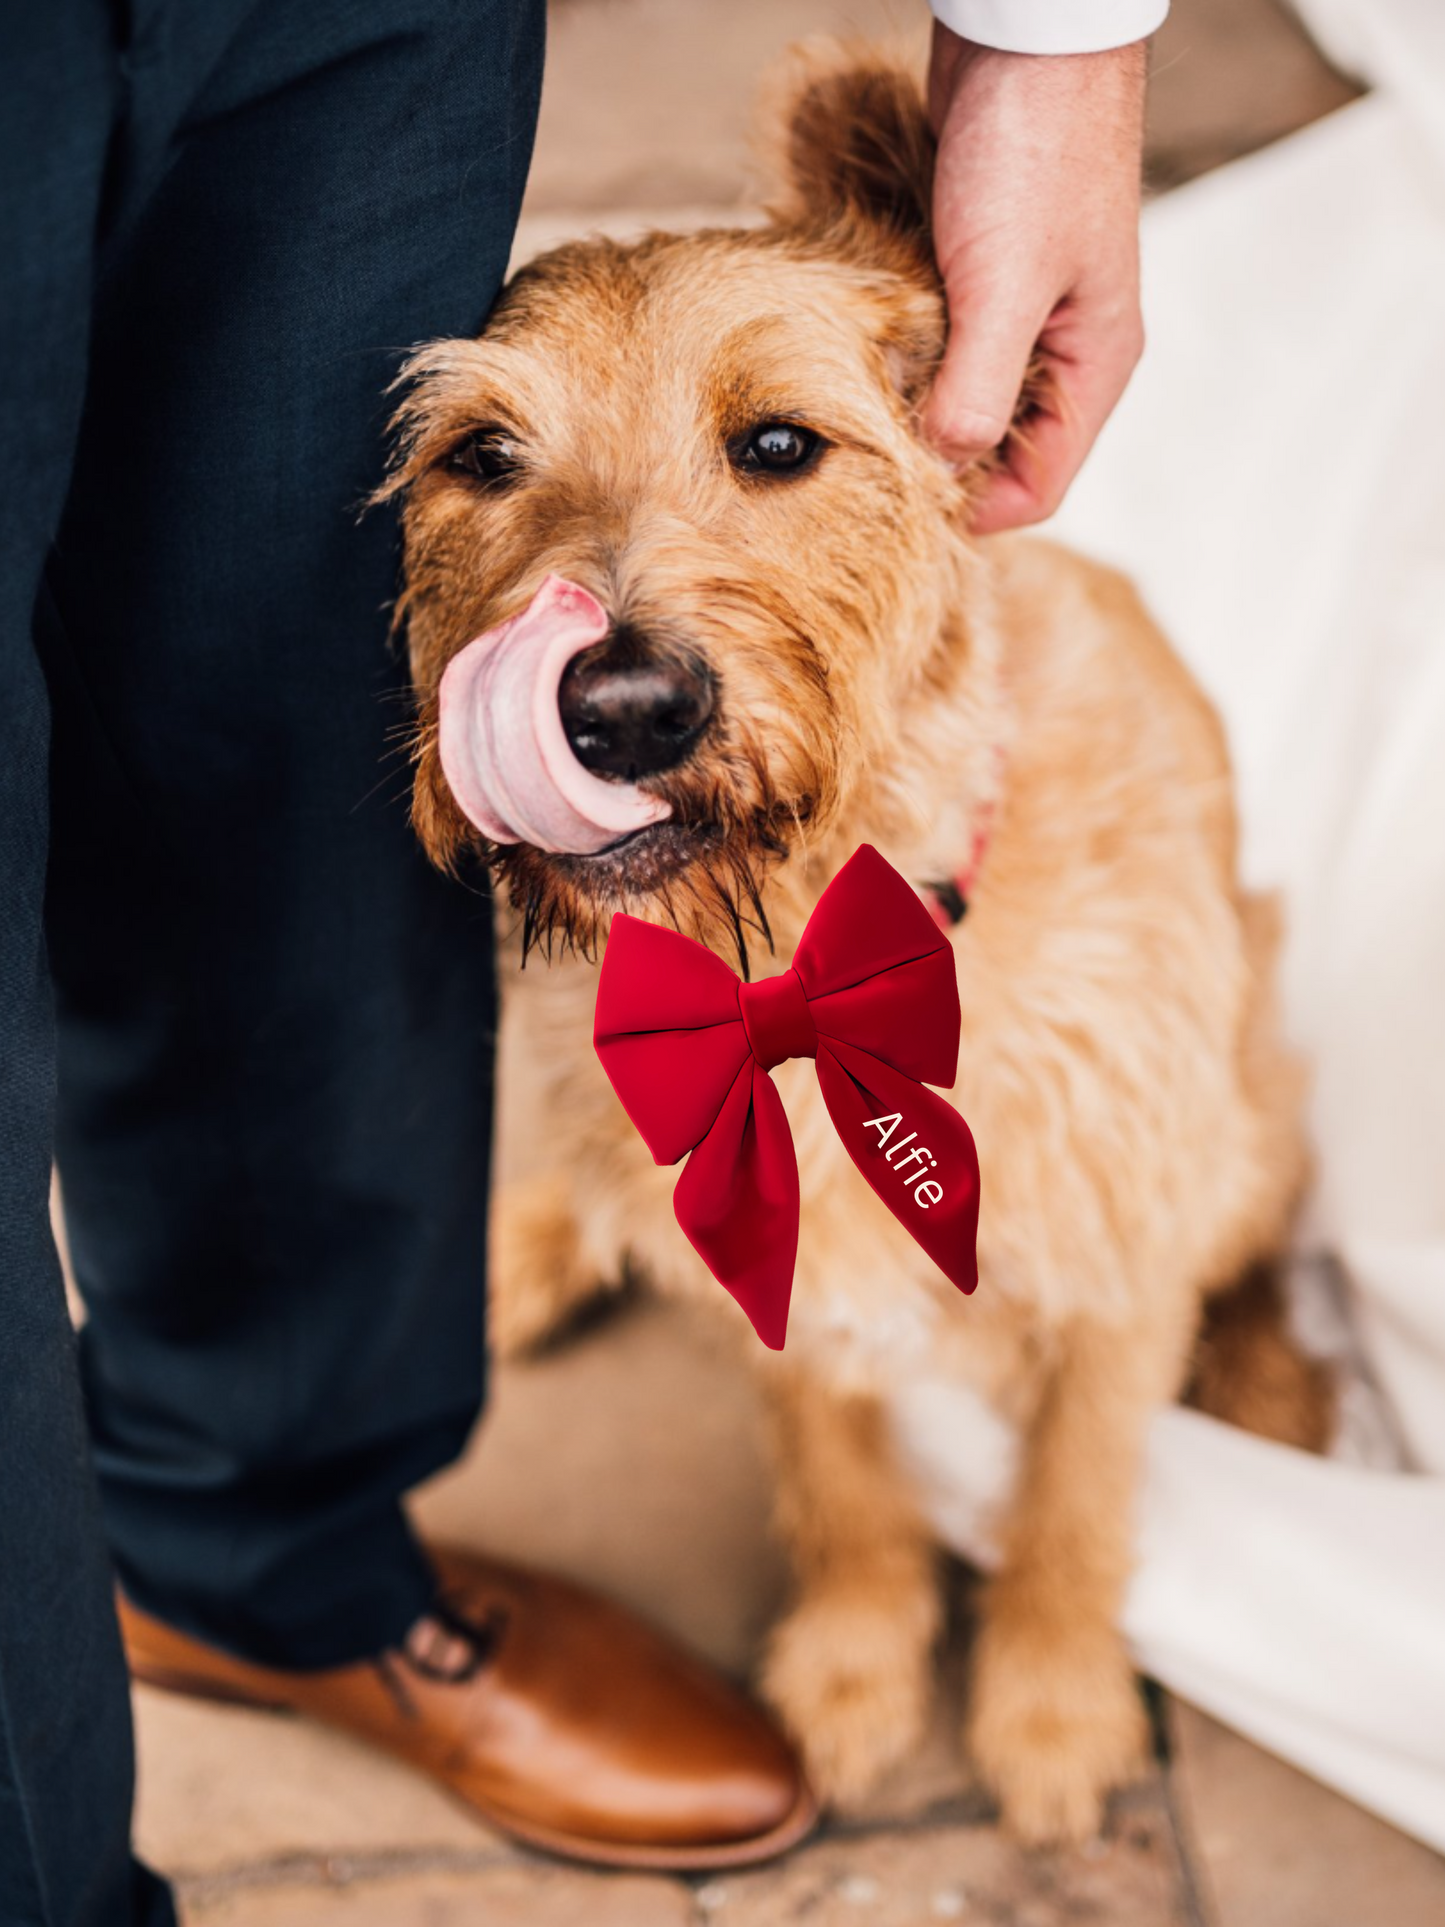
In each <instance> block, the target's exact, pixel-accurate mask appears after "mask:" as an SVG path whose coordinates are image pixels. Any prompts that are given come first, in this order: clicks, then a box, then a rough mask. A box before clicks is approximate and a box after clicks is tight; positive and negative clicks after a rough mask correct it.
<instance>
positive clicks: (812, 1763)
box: [763, 1365, 940, 1803]
mask: <svg viewBox="0 0 1445 1927" xmlns="http://www.w3.org/2000/svg"><path fill="white" fill-rule="evenodd" d="M770 1391H771V1398H770V1408H771V1416H772V1419H773V1429H774V1434H775V1442H776V1450H777V1523H778V1527H779V1530H780V1532H781V1534H782V1537H783V1539H784V1541H785V1543H786V1545H787V1547H788V1550H789V1553H790V1555H791V1558H792V1564H793V1570H794V1575H795V1579H796V1586H797V1594H796V1598H795V1601H794V1603H793V1607H792V1610H791V1611H790V1612H789V1613H788V1615H787V1617H786V1618H785V1619H783V1620H782V1621H781V1623H780V1624H779V1625H778V1627H777V1628H776V1629H775V1631H774V1633H773V1636H772V1639H771V1641H770V1644H769V1648H768V1654H767V1659H766V1663H765V1666H764V1672H763V1691H764V1693H765V1694H766V1696H767V1698H768V1699H769V1700H770V1701H771V1702H772V1704H773V1706H774V1707H776V1709H777V1711H778V1713H779V1714H780V1716H781V1717H782V1719H783V1720H784V1722H785V1723H786V1724H787V1726H788V1727H789V1728H790V1729H791V1731H792V1732H793V1734H794V1735H795V1737H796V1738H797V1740H798V1743H799V1744H800V1746H801V1747H802V1749H803V1753H804V1757H805V1758H806V1760H807V1763H808V1770H809V1773H810V1774H811V1776H812V1779H813V1783H814V1785H815V1786H816V1787H817V1789H818V1791H819V1793H820V1794H821V1795H822V1796H823V1798H825V1799H827V1800H830V1801H833V1802H840V1803H847V1802H848V1801H850V1800H855V1799H857V1798H858V1797H859V1796H860V1795H862V1794H863V1793H864V1792H866V1791H867V1789H868V1788H869V1787H870V1786H871V1785H872V1784H873V1782H874V1781H875V1780H876V1779H877V1778H878V1776H879V1775H880V1774H881V1773H882V1772H883V1770H884V1769H885V1768H886V1767H888V1766H890V1765H892V1764H893V1762H894V1761H896V1760H898V1759H900V1758H901V1757H902V1756H903V1755H904V1754H905V1753H907V1752H908V1750H909V1749H910V1748H911V1747H912V1746H913V1745H914V1744H915V1742H916V1741H917V1740H918V1739H919V1737H920V1735H921V1733H922V1730H923V1727H924V1724H925V1721H926V1718H927V1712H928V1705H929V1699H930V1693H931V1684H932V1677H933V1645H934V1641H935V1639H936V1637H937V1633H938V1626H939V1616H940V1615H939V1592H938V1580H937V1573H936V1569H935V1556H934V1550H933V1544H932V1540H931V1538H930V1535H929V1534H928V1532H927V1530H926V1528H925V1527H924V1525H923V1523H922V1520H921V1519H920V1516H919V1513H918V1509H917V1507H916V1505H915V1502H914V1499H913V1496H912V1493H911V1491H910V1489H909V1487H908V1484H907V1483H906V1481H905V1480H904V1478H903V1476H902V1474H901V1472H900V1471H899V1470H898V1468H897V1466H896V1465H895V1463H894V1459H893V1452H892V1446H891V1437H890V1432H889V1427H888V1422H887V1418H886V1415H885V1412H884V1409H883V1407H882V1405H881V1404H880V1403H879V1401H878V1400H876V1399H874V1398H871V1397H866V1396H859V1395H856V1394H854V1395H844V1394H840V1393H838V1392H835V1391H834V1390H832V1389H830V1388H829V1387H828V1386H827V1385H825V1384H823V1383H822V1382H820V1381H819V1380H818V1379H816V1378H813V1377H811V1376H809V1375H808V1374H806V1373H804V1372H800V1371H798V1370H797V1369H796V1368H795V1367H794V1366H792V1365H787V1366H783V1365H779V1366H776V1367H774V1368H773V1370H772V1372H771V1375H770Z"/></svg>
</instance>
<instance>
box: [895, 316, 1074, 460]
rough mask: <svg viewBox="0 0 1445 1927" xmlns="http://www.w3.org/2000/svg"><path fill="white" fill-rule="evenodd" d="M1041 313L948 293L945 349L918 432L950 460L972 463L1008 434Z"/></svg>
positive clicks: (1041, 317) (995, 446)
mask: <svg viewBox="0 0 1445 1927" xmlns="http://www.w3.org/2000/svg"><path fill="white" fill-rule="evenodd" d="M1040 306H1041V307H1042V309H1043V312H1042V313H1040V312H1038V311H1036V310H1035V309H1033V308H1029V307H1022V306H1015V307H1012V308H1011V309H1009V310H1006V311H1002V312H1001V311H1000V310H999V309H998V308H997V307H996V306H995V305H994V304H992V303H990V302H988V301H987V300H983V299H980V298H979V296H978V294H977V292H976V291H975V292H973V293H972V294H971V296H970V297H969V298H967V299H964V298H960V297H958V296H954V295H952V294H950V297H949V303H948V308H949V330H948V345H947V348H946V349H945V351H944V356H943V360H942V362H941V364H940V365H939V369H938V373H937V375H936V376H935V377H934V381H933V387H932V389H931V390H930V392H929V396H928V401H927V403H926V405H925V407H924V411H923V433H924V436H925V438H926V439H927V440H928V441H930V442H932V444H933V445H934V447H935V448H937V449H938V450H939V452H940V453H941V454H943V455H946V456H947V457H948V459H949V460H950V461H951V462H954V463H958V464H963V463H965V462H971V461H977V459H978V458H979V456H980V455H984V454H987V453H988V451H989V450H990V449H993V448H997V447H998V446H999V444H1000V443H1001V442H1002V441H1003V440H1004V438H1005V436H1006V435H1007V434H1008V432H1009V426H1010V424H1011V423H1012V421H1013V417H1014V409H1015V408H1016V407H1017V405H1018V398H1019V394H1020V391H1021V390H1022V388H1023V385H1024V376H1025V375H1026V374H1027V373H1028V367H1029V359H1030V357H1031V355H1032V354H1033V348H1034V342H1035V340H1036V338H1037V336H1038V332H1039V327H1040V325H1041V322H1042V320H1043V317H1044V314H1046V313H1047V305H1046V304H1040Z"/></svg>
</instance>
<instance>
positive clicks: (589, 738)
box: [391, 49, 967, 948]
mask: <svg viewBox="0 0 1445 1927" xmlns="http://www.w3.org/2000/svg"><path fill="white" fill-rule="evenodd" d="M774 118H775V122H776V137H775V141H774V146H775V149H776V154H777V163H778V165H777V174H778V189H777V200H776V205H775V207H774V208H773V210H772V214H771V218H770V220H769V222H768V224H767V225H765V226H762V227H759V228H753V229H745V230H740V231H714V232H706V233H698V234H691V235H686V236H668V235H651V236H648V237H647V238H645V239H643V240H640V241H638V242H637V243H635V244H633V245H628V246H623V245H619V244H616V243H613V242H610V241H602V240H594V241H587V242H579V243H576V244H573V245H570V246H567V247H562V248H559V249H557V250H556V251H555V252H553V253H550V254H548V255H546V256H544V257H542V258H541V259H539V260H537V261H534V262H533V263H532V264H531V265H530V266H528V267H527V268H525V269H524V270H523V271H522V272H521V273H519V274H518V275H517V276H516V277H515V279H514V280H513V281H512V282H511V284H510V286H509V287H508V288H507V290H506V292H505V294H504V295H503V297H502V299H501V301H500V303H499V304H498V306H497V308H496V309H495V311H494V313H493V315H492V317H491V319H490V321H489V323H488V326H487V329H486V331H485V333H484V335H483V336H482V338H481V339H480V340H477V341H449V342H442V343H438V344H434V345H432V346H430V347H428V348H427V349H425V350H424V351H423V352H422V353H420V354H419V355H418V356H417V357H416V358H415V360H414V361H413V363H412V364H411V367H410V369H409V370H408V377H407V378H408V380H409V383H410V386H409V390H408V394H407V398H406V400H405V402H404V404H403V407H402V411H401V416H400V423H399V426H400V444H399V456H398V463H397V467H396V471H395V476H394V479H393V482H392V484H391V487H392V488H393V489H394V490H395V491H398V492H402V493H404V496H405V508H404V532H405V552H406V588H405V594H404V597H403V603H402V610H403V614H404V618H405V621H406V624H407V632H408V638H409V646H410V654H411V664H412V670H413V676H414V681H415V685H416V691H417V696H418V701H419V706H420V721H419V729H418V735H417V740H416V762H417V767H416V785H415V798H414V815H415V822H416V826H417V829H418V831H419V833H420V835H421V838H422V840H423V842H424V844H425V845H426V848H427V850H428V851H429V853H430V854H431V856H432V857H433V859H434V860H435V861H436V862H438V863H439V864H441V865H443V866H446V867H453V866H455V865H456V864H457V862H458V861H459V859H461V858H462V857H463V856H464V854H465V853H467V852H468V851H473V850H475V851H477V852H479V853H480V854H481V855H482V856H483V857H484V858H485V859H486V860H487V861H489V862H490V863H492V865H493V866H494V868H495V869H496V870H497V872H498V873H499V874H500V876H501V877H502V878H503V879H504V881H505V883H506V885H507V887H508V889H509V891H510V893H511V896H512V899H513V901H514V903H515V904H516V905H517V907H518V908H519V910H520V911H521V912H522V913H523V916H524V919H525V922H526V928H527V932H528V935H529V938H535V939H538V940H540V941H543V942H544V943H546V942H548V941H549V940H550V939H551V938H552V936H553V935H554V934H560V935H562V936H563V937H565V938H567V939H570V940H571V941H572V942H574V943H575V944H578V945H579V946H581V947H584V948H585V947H588V946H590V944H591V942H592V940H593V939H594V937H595V935H596V933H597V931H598V930H599V928H602V927H605V924H606V921H607V919H608V917H609V916H610V914H611V912H612V911H613V910H614V909H618V908H628V909H632V910H634V911H637V912H639V913H640V914H644V915H648V914H652V915H658V914H660V915H663V916H671V917H672V918H673V919H674V920H675V921H676V922H678V923H679V925H680V926H681V927H682V928H684V929H689V930H691V931H692V932H693V933H694V934H697V935H699V936H703V937H705V938H706V937H709V936H712V937H714V938H715V937H716V936H717V935H718V934H719V929H718V925H719V921H721V925H722V927H723V928H724V929H726V928H729V927H730V928H731V931H732V933H733V935H734V936H735V937H736V938H737V939H738V940H739V943H740V944H741V938H742V931H741V927H740V923H739V919H740V918H741V919H742V920H743V921H744V922H745V921H747V920H749V919H756V918H757V917H758V916H760V914H761V913H760V908H759V902H758V894H759V887H760V884H761V882H762V880H763V878H764V876H765V875H766V872H767V870H768V868H769V867H770V866H771V865H772V864H774V863H776V862H778V861H780V860H781V859H783V858H784V857H785V856H787V855H788V854H789V852H790V851H791V850H792V848H793V847H794V845H795V843H796V842H797V840H798V839H799V838H800V837H804V836H818V835H821V834H822V833H823V832H824V831H825V830H826V827H827V825H828V824H829V822H830V821H831V820H833V819H834V818H836V817H837V816H838V814H839V813H840V812H844V811H847V812H850V813H852V812H853V811H854V810H855V806H857V805H858V804H859V803H860V800H861V799H862V797H863V793H864V792H865V791H870V790H880V789H882V790H886V787H887V784H888V782H889V772H890V768H891V767H894V766H896V765H897V763H898V762H899V761H900V760H901V759H902V757H903V755H904V753H905V751H904V741H905V738H906V732H907V728H908V720H907V719H908V715H909V713H910V707H912V708H914V709H916V707H917V705H918V704H919V703H921V702H926V700H927V696H928V689H929V684H930V677H931V675H932V674H933V668H932V664H933V659H934V657H935V655H936V652H937V651H938V649H939V647H940V637H941V636H943V635H944V634H945V633H946V632H947V630H948V628H949V625H950V624H951V623H956V622H957V610H958V604H959V598H958V589H959V583H960V576H961V572H962V570H963V569H965V568H966V565H967V550H966V546H965V543H964V538H963V535H962V532H961V524H962V520H963V510H964V508H965V505H966V504H965V484H963V483H961V482H960V481H959V480H958V478H957V477H955V476H954V475H953V474H952V472H951V471H950V470H949V469H948V467H947V466H946V465H945V463H944V462H943V461H941V460H940V459H939V457H938V456H936V455H935V454H934V453H932V452H931V451H930V450H929V449H928V448H927V447H925V445H924V444H923V442H922V440H921V439H920V436H919V433H918V425H917V414H918V408H919V404H920V403H921V400H922V397H923V395H924V393H925V392H926V389H927V385H928V381H929V378H930V376H931V373H932V371H933V368H934V366H935V365H936V362H937V360H938V357H939V355H940V353H941V351H942V344H943V332H944V317H943V303H942V297H941V292H940V288H939V285H938V281H937V276H936V271H935V269H934V266H933V261H932V253H931V248H930V245H929V234H928V208H929V197H930V189H931V172H932V154H933V143H932V138H931V135H930V133H929V129H928V124H927V119H926V115H925V112H924V108H923V103H922V99H921V95H920V92H919V89H918V87H917V84H916V82H915V81H914V80H913V79H912V77H911V76H910V75H908V74H907V73H906V72H905V71H903V70H902V69H901V68H899V67H895V66H893V65H891V64H889V63H888V62H886V61H885V60H883V59H881V58H879V57H876V56H866V55H865V56H859V55H857V54H848V53H845V52H844V51H843V50H838V49H833V50H831V51H828V52H820V51H818V50H817V49H814V50H812V51H810V52H808V53H807V54H805V55H804V56H803V57H802V59H801V64H800V67H799V68H798V69H796V70H795V71H794V73H793V75H792V78H791V82H790V85H789V87H788V90H787V92H786V96H785V97H784V98H782V99H780V101H779V102H778V105H777V107H776V110H775V115H774ZM554 578H560V579H561V580H560V582H558V581H556V580H554ZM513 618H521V620H520V621H519V622H514V621H513ZM509 623H510V624H511V627H510V628H508V629H504V630H503V632H502V638H501V640H502V642H504V643H505V644H506V648H505V649H501V648H500V647H499V643H498V637H497V635H496V631H497V630H498V629H499V627H500V626H501V625H504V624H509ZM478 638H481V639H482V646H481V647H477V646H476V645H477V639H478ZM469 645H473V647H472V648H471V650H470V652H469V651H468V646H469ZM453 664H454V665H455V667H454V669H453V673H452V675H451V676H450V677H448V679H447V686H446V689H445V690H443V678H444V675H445V674H446V672H447V671H448V668H449V665H453ZM488 704H490V705H492V711H491V713H490V714H489V715H482V714H481V712H482V710H483V709H485V706H486V705H488ZM448 705H450V713H449V712H448ZM469 705H472V706H475V707H476V708H477V710H478V714H476V715H473V714H470V713H468V706H469ZM539 706H540V707H539ZM559 724H560V729H559ZM477 730H480V731H481V737H478V736H477V734H476V732H477ZM488 732H490V736H488V734H487V733H488ZM482 738H486V740H485V741H483V740H482ZM449 743H450V745H451V753H450V754H448V744H449ZM479 745H480V746H479ZM488 756H491V757H492V758H493V764H494V767H492V770H491V774H488V765H487V758H488ZM468 757H474V758H479V759H480V773H478V771H477V770H475V769H474V770H473V772H472V774H471V775H470V776H465V775H462V777H461V778H460V780H459V766H460V765H461V764H464V763H466V761H467V758H468ZM559 759H561V760H562V761H565V762H566V765H567V768H566V770H565V771H563V772H562V775H563V776H564V777H565V778H566V780H565V781H563V782H562V785H561V787H562V789H563V790H565V791H566V794H567V799H568V800H566V801H565V802H563V801H561V800H560V799H559V801H558V806H557V809H556V810H555V811H552V812H551V813H550V814H549V810H548V804H547V797H546V795H545V794H542V796H541V799H540V801H539V800H538V792H539V791H541V792H545V791H546V788H547V785H548V784H549V782H552V781H553V780H554V779H556V778H557V777H558V774H559ZM449 774H450V777H451V778H452V780H449ZM574 779H575V780H574ZM520 793H525V794H526V796H527V797H529V798H530V806H529V807H524V808H514V807H513V806H514V804H515V802H516V798H517V796H518V794H520ZM538 822H545V823H547V824H549V825H551V826H552V827H551V829H550V830H547V831H543V830H539V829H537V828H536V825H537V824H538ZM578 822H580V823H581V824H582V826H583V829H582V831H581V833H579V834H571V835H569V829H568V826H569V825H575V824H577V823H578ZM589 829H590V834H589V833H588V831H589ZM489 830H490V831H491V833H492V834H491V835H490V836H489V835H488V834H487V832H488V831H489ZM499 831H501V832H504V833H505V835H506V836H507V837H508V838H512V837H515V838H517V839H518V840H500V839H499V837H498V832H499ZM549 844H550V845H551V846H552V847H547V846H548V845H549Z"/></svg>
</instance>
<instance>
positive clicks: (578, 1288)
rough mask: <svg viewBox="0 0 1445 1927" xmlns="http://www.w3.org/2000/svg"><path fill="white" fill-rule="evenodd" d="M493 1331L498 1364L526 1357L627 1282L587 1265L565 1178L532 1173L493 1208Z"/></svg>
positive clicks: (505, 1190) (502, 1190) (510, 1186)
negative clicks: (609, 1290) (614, 1287)
mask: <svg viewBox="0 0 1445 1927" xmlns="http://www.w3.org/2000/svg"><path fill="white" fill-rule="evenodd" d="M490 1243H491V1256H490V1265H489V1269H490V1276H491V1282H490V1287H489V1290H488V1294H487V1304H488V1311H487V1328H488V1336H489V1338H490V1340H491V1346H492V1350H493V1352H495V1354H496V1355H497V1357H498V1358H519V1357H525V1356H526V1354H527V1353H529V1352H533V1351H537V1350H538V1349H539V1348H540V1347H542V1346H544V1345H545V1344H546V1343H547V1341H548V1340H549V1339H550V1338H552V1337H553V1336H554V1335H555V1334H556V1333H558V1332H559V1331H561V1330H562V1329H563V1328H564V1327H565V1326H566V1325H567V1324H569V1323H570V1321H571V1320H572V1319H573V1318H574V1317H575V1316H576V1315H577V1313H578V1312H579V1311H581V1310H582V1309H583V1308H584V1307H585V1306H586V1305H588V1304H590V1303H591V1301H592V1300H593V1299H595V1298H597V1297H598V1296H599V1295H600V1294H601V1293H602V1292H603V1291H605V1290H606V1289H607V1288H608V1286H609V1284H615V1283H617V1282H620V1278H621V1272H620V1270H619V1271H618V1273H617V1274H616V1277H615V1278H613V1279H608V1278H606V1277H604V1276H603V1275H601V1274H600V1273H599V1271H598V1269H597V1267H596V1266H595V1265H593V1264H591V1263H590V1262H589V1261H588V1257H587V1254H586V1251H585V1250H584V1248H583V1242H582V1238H581V1235H580V1233H579V1230H578V1225H577V1219H576V1215H575V1212H574V1208H573V1203H572V1187H571V1184H570V1182H569V1181H568V1179H567V1178H566V1176H565V1175H564V1174H563V1173H562V1172H559V1171H541V1172H536V1171H534V1172H532V1173H531V1174H530V1175H529V1176H527V1177H516V1178H513V1179H512V1180H511V1181H510V1182H508V1183H505V1184H502V1185H500V1186H499V1187H498V1189H497V1191H496V1193H495V1195H494V1198H493V1203H492V1226H491V1240H490Z"/></svg>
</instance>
